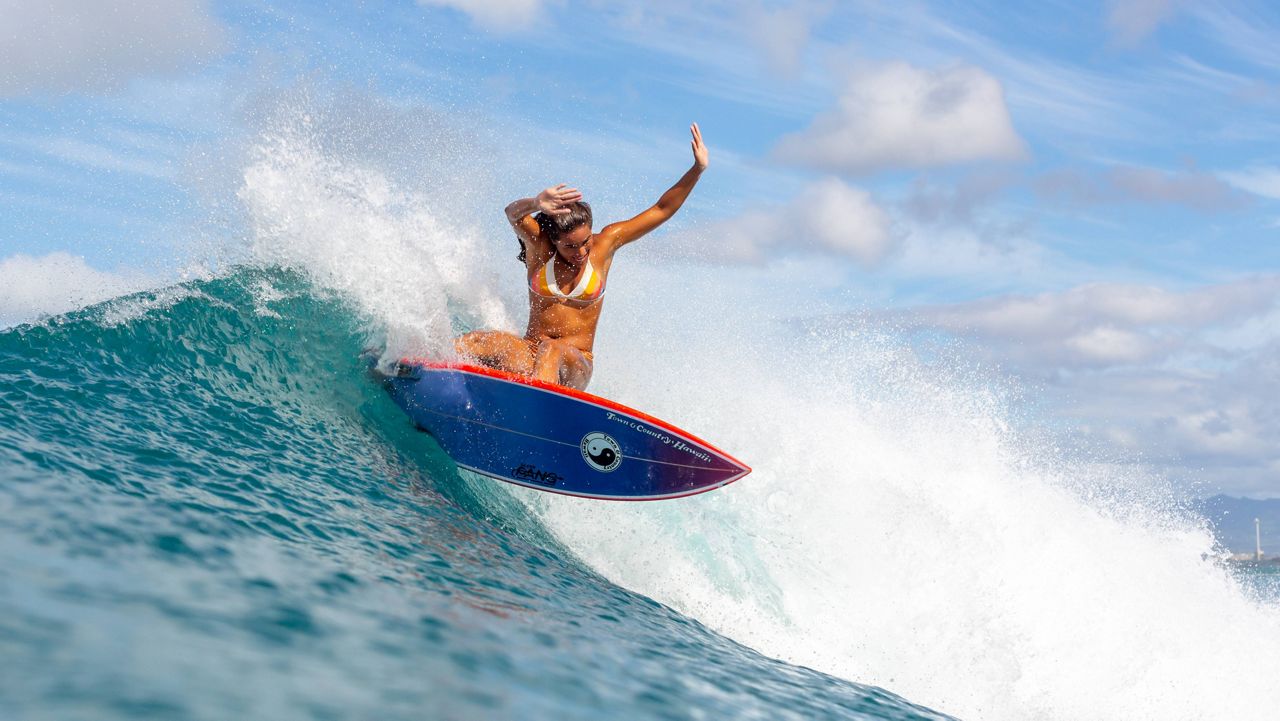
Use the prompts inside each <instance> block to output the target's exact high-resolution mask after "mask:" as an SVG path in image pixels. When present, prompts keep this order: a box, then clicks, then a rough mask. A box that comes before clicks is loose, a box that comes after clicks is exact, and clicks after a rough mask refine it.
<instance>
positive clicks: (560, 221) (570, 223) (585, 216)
mask: <svg viewBox="0 0 1280 721" xmlns="http://www.w3.org/2000/svg"><path fill="white" fill-rule="evenodd" d="M564 207H566V208H568V209H569V212H568V213H564V214H563V215H548V214H546V213H538V214H537V215H535V216H533V219H534V220H536V221H538V228H540V229H541V230H542V237H544V238H546V239H547V240H549V241H551V242H552V243H554V242H556V241H557V240H559V239H560V238H561V237H562V236H564V234H565V233H568V232H570V231H572V230H574V229H575V228H579V227H581V226H584V225H585V226H587V227H588V228H590V227H591V206H590V205H587V204H586V202H584V201H581V200H579V201H578V202H576V203H569V204H568V205H566V206H564ZM516 257H517V258H519V259H520V262H521V263H523V262H525V253H524V241H520V255H518V256H516Z"/></svg>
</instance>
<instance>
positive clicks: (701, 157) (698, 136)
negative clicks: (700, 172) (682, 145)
mask: <svg viewBox="0 0 1280 721" xmlns="http://www.w3.org/2000/svg"><path fill="white" fill-rule="evenodd" d="M689 132H690V133H692V134H693V141H692V142H691V143H689V145H690V146H692V147H693V164H694V165H696V166H698V168H699V169H705V168H706V167H707V161H708V160H709V157H708V155H707V146H705V145H703V144H702V131H701V130H699V129H698V124H697V123H694V124H693V125H690V126H689Z"/></svg>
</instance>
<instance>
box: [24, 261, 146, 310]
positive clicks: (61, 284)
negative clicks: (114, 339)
mask: <svg viewBox="0 0 1280 721" xmlns="http://www.w3.org/2000/svg"><path fill="white" fill-rule="evenodd" d="M147 286H148V282H147V280H146V279H145V278H144V277H142V276H141V275H129V274H120V273H108V272H105V271H101V270H97V269H95V268H92V267H90V266H89V264H88V263H85V261H84V258H81V257H78V256H74V255H71V254H69V253H65V252H62V251H58V252H54V253H50V254H48V255H45V256H41V257H34V256H30V255H24V254H21V253H19V254H17V255H13V256H10V257H8V258H5V259H4V260H0V327H7V326H10V325H14V324H17V323H23V322H27V321H32V320H35V319H37V318H39V317H40V316H43V315H55V314H58V313H66V312H67V311H71V310H75V309H77V308H82V307H84V306H86V305H90V304H93V303H97V302H98V301H102V300H107V299H108V298H114V297H116V296H119V295H124V294H125V293H130V292H133V291H137V290H141V289H143V288H145V287H147Z"/></svg>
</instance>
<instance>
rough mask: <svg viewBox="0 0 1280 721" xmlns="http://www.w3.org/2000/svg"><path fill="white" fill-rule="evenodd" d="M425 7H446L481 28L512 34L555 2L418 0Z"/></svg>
mask: <svg viewBox="0 0 1280 721" xmlns="http://www.w3.org/2000/svg"><path fill="white" fill-rule="evenodd" d="M418 4H419V5H422V6H425V7H438V8H439V7H447V8H453V9H454V10H457V11H460V12H464V13H466V14H467V15H470V16H471V18H472V19H474V20H475V21H476V23H478V24H479V25H481V26H482V27H485V28H487V29H490V30H496V31H498V32H512V31H514V30H517V29H519V28H522V27H527V26H528V25H530V24H532V23H533V22H534V21H535V20H537V19H538V16H539V14H540V13H541V12H542V9H543V5H544V4H559V3H558V2H556V0H550V2H547V1H546V0H418Z"/></svg>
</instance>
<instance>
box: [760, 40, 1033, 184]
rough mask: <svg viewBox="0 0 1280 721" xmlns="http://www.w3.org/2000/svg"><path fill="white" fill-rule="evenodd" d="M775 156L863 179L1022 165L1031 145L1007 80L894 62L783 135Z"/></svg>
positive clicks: (859, 78)
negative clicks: (1016, 121)
mask: <svg viewBox="0 0 1280 721" xmlns="http://www.w3.org/2000/svg"><path fill="white" fill-rule="evenodd" d="M775 154H776V156H777V157H778V158H779V159H781V160H783V161H787V162H791V163H795V164H799V165H805V166H809V167H814V168H820V169H823V170H828V171H836V172H841V173H848V174H852V175H864V174H868V173H873V172H876V171H879V170H887V169H896V168H925V167H933V166H943V165H953V164H957V163H966V162H972V161H977V160H1015V159H1018V158H1022V157H1023V156H1025V155H1026V147H1025V145H1024V143H1023V141H1022V139H1021V138H1019V137H1018V134H1017V132H1016V131H1014V129H1013V122H1012V120H1011V119H1010V117H1009V110H1008V108H1007V107H1006V106H1005V100H1004V91H1003V88H1002V87H1001V85H1000V81H998V80H996V79H995V78H994V77H992V76H991V75H989V74H988V73H986V72H984V71H982V70H980V69H978V68H975V67H970V66H958V67H952V68H947V69H941V70H926V69H921V68H917V67H914V66H912V65H908V64H906V63H902V62H893V63H887V64H884V65H881V66H877V67H873V68H868V69H864V70H862V71H860V72H855V73H854V74H853V75H852V76H851V77H850V79H849V83H848V86H847V87H846V89H845V92H844V94H843V95H842V96H841V97H840V99H839V101H838V103H837V107H836V108H835V109H833V110H830V111H828V112H825V113H822V114H820V115H819V116H818V117H817V118H815V119H814V121H813V124H812V125H810V126H809V127H808V128H806V129H805V130H803V131H801V132H799V133H793V134H791V135H788V136H786V137H784V138H783V139H782V141H781V142H780V143H779V144H778V146H777V148H776V149H775Z"/></svg>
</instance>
